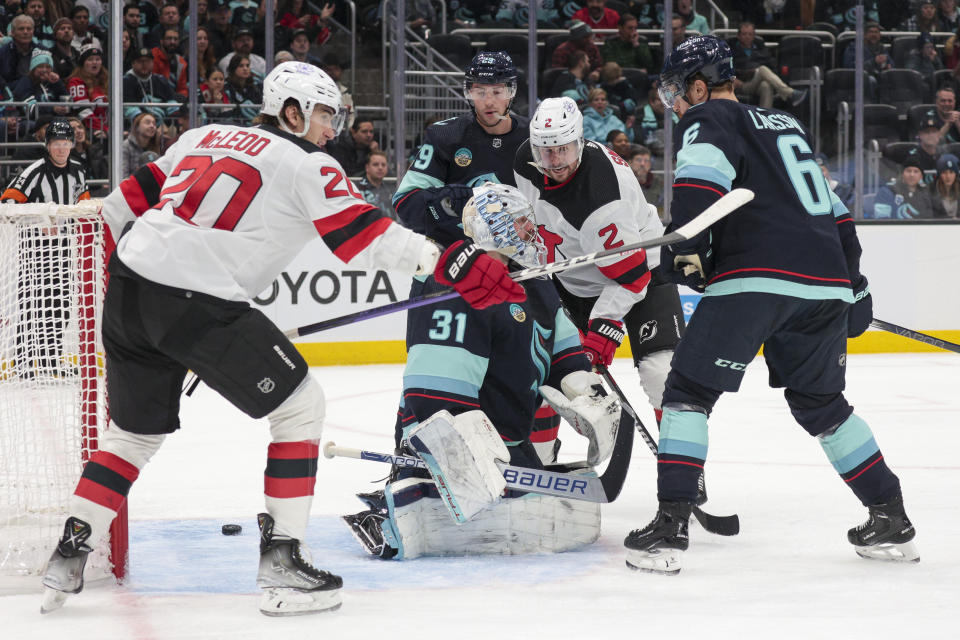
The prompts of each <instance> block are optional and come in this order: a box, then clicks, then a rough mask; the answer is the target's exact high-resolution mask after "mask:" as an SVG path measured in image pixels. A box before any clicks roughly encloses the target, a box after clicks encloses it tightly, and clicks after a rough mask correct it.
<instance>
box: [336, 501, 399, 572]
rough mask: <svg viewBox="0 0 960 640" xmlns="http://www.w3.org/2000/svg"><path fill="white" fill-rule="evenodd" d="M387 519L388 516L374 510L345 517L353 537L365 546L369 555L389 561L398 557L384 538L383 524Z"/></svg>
mask: <svg viewBox="0 0 960 640" xmlns="http://www.w3.org/2000/svg"><path fill="white" fill-rule="evenodd" d="M385 518H386V516H384V515H383V514H382V513H378V512H377V511H373V510H370V511H361V512H360V513H354V514H351V515H348V516H343V520H344V522H346V523H347V525H348V526H349V527H350V532H351V533H352V534H353V537H354V538H356V539H357V541H358V542H359V543H360V544H361V545H363V548H364V549H366V550H367V553H370V554H371V555H374V556H377V557H378V558H383V559H384V560H389V559H390V558H392V557H394V556H395V555H397V550H396V549H394V548H393V547H391V546H390V545H388V544H387V543H386V541H385V540H384V538H383V529H381V523H382V522H383V521H384V519H385Z"/></svg>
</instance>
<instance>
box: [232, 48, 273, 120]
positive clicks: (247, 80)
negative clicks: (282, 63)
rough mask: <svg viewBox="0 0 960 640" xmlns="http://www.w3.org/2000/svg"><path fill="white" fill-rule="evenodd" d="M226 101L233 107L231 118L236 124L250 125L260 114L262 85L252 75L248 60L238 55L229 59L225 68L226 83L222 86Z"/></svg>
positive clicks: (244, 56)
mask: <svg viewBox="0 0 960 640" xmlns="http://www.w3.org/2000/svg"><path fill="white" fill-rule="evenodd" d="M223 90H224V93H226V95H227V100H228V101H229V102H230V103H231V104H233V105H235V109H234V110H233V112H232V113H231V117H232V118H233V120H234V121H235V122H237V123H238V124H244V125H247V124H250V122H251V121H252V120H253V119H254V118H255V117H256V116H257V114H259V113H260V107H259V105H260V103H261V102H263V85H261V84H260V81H259V80H257V78H256V77H255V76H254V75H253V70H252V69H251V68H250V58H249V57H248V56H246V55H245V54H242V53H238V54H236V55H234V56H233V57H232V58H231V59H230V64H229V66H228V67H227V81H226V83H225V85H224V89H223Z"/></svg>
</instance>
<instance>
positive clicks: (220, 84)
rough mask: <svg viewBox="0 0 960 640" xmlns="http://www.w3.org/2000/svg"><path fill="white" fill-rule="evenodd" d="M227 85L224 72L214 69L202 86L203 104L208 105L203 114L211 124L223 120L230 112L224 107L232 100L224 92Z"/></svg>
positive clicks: (218, 68) (217, 68)
mask: <svg viewBox="0 0 960 640" xmlns="http://www.w3.org/2000/svg"><path fill="white" fill-rule="evenodd" d="M226 83H227V76H225V75H224V73H223V71H220V67H213V68H212V69H210V72H209V73H207V77H206V78H205V82H204V83H203V84H202V85H200V95H201V96H203V103H204V104H205V105H208V106H206V107H205V108H204V109H203V113H205V114H206V116H207V119H208V120H209V121H211V122H218V121H220V120H222V119H223V117H224V114H225V113H227V112H228V111H229V109H228V108H227V107H225V106H222V105H229V104H230V99H229V98H227V94H226V91H225V90H224V89H225V87H226ZM218 105H219V106H218Z"/></svg>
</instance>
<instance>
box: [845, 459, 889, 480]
mask: <svg viewBox="0 0 960 640" xmlns="http://www.w3.org/2000/svg"><path fill="white" fill-rule="evenodd" d="M881 460H883V456H880V457H879V458H877V459H876V460H874V461H873V462H871V463H870V464H868V465H867V466H865V467H864V468H863V469H861V470H860V473H858V474H857V475H855V476H853V477H852V478H847V479H846V480H844V482H853V481H854V480H856V479H857V478H859V477H860V476H862V475H863V474H865V473H866V472H867V470H868V469H869V468H870V467H872V466H873V465H875V464H877V463H878V462H880V461H881Z"/></svg>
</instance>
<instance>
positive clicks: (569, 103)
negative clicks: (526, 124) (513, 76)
mask: <svg viewBox="0 0 960 640" xmlns="http://www.w3.org/2000/svg"><path fill="white" fill-rule="evenodd" d="M583 144H584V143H583V114H582V113H580V109H579V108H578V107H577V103H576V102H574V101H573V100H572V99H570V98H547V99H546V100H544V101H543V102H541V103H540V106H539V107H537V112H536V113H535V114H533V119H532V120H530V151H532V152H533V162H534V164H536V165H537V168H538V169H539V170H540V172H541V173H546V170H547V169H563V168H564V167H567V166H570V165H571V164H573V162H574V158H575V159H576V162H577V164H579V163H580V159H581V157H582V156H583ZM567 145H572V146H569V147H568V146H567ZM558 147H560V148H561V149H557V148H558ZM550 148H553V150H554V152H549V153H548V152H547V151H546V150H547V149H550ZM557 151H560V152H561V153H556V152H557ZM564 152H565V153H564Z"/></svg>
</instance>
